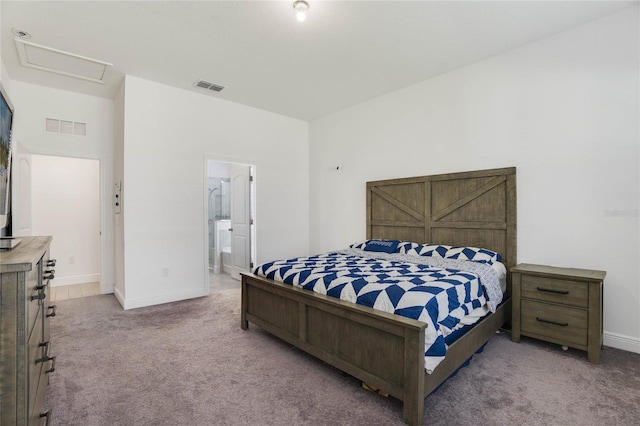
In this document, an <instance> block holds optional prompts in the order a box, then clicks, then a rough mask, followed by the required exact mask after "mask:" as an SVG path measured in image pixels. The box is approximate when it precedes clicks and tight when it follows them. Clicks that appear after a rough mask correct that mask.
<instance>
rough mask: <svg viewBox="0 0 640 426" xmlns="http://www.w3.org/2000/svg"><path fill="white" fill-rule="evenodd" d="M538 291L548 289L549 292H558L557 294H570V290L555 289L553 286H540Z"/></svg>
mask: <svg viewBox="0 0 640 426" xmlns="http://www.w3.org/2000/svg"><path fill="white" fill-rule="evenodd" d="M538 291H546V292H547V293H556V294H569V291H568V290H554V289H552V288H542V287H538Z"/></svg>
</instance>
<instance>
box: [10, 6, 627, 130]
mask: <svg viewBox="0 0 640 426" xmlns="http://www.w3.org/2000/svg"><path fill="white" fill-rule="evenodd" d="M308 1H309V4H310V9H309V11H308V14H307V20H306V21H305V22H302V23H301V22H298V21H297V20H296V17H295V12H294V10H293V7H292V1H203V2H199V1H169V2H159V1H139V2H138V1H107V2H100V1H75V2H57V1H44V2H35V1H16V2H13V1H7V0H2V2H0V14H1V15H0V17H1V21H0V24H1V44H0V49H1V51H0V54H1V56H2V63H3V64H4V65H5V67H6V69H7V72H8V73H9V76H10V78H11V79H13V80H20V81H25V82H29V83H33V84H38V85H45V86H50V87H54V88H59V89H64V90H69V91H74V92H79V93H85V94H89V95H94V96H101V97H108V98H112V97H113V96H114V95H115V93H116V91H117V89H118V87H119V85H120V83H121V81H122V78H123V76H124V75H125V74H130V75H134V76H137V77H141V78H144V79H148V80H152V81H156V82H159V83H163V84H167V85H170V86H175V87H179V88H182V89H185V90H191V91H194V92H197V93H201V94H202V95H203V96H213V97H216V98H220V99H226V100H229V101H233V102H238V103H241V104H245V105H250V106H253V107H256V108H260V109H264V110H267V111H272V112H275V113H279V114H283V115H286V116H290V117H295V118H299V119H302V120H307V121H311V120H313V119H316V118H319V117H322V116H325V115H328V114H331V113H333V112H336V111H339V110H341V109H344V108H346V107H349V106H352V105H355V104H358V103H361V102H364V101H366V100H369V99H372V98H374V97H377V96H379V95H382V94H384V93H388V92H391V91H394V90H397V89H400V88H403V87H406V86H409V85H412V84H415V83H417V82H420V81H423V80H426V79H428V78H430V77H433V76H436V75H439V74H442V73H445V72H448V71H451V70H454V69H457V68H460V67H464V66H466V65H469V64H471V63H474V62H477V61H480V60H482V59H485V58H488V57H491V56H493V55H496V54H499V53H502V52H505V51H507V50H510V49H514V48H517V47H519V46H522V45H524V44H527V43H531V42H533V41H536V40H539V39H542V38H546V37H549V36H552V35H553V34H557V33H559V32H561V31H564V30H567V29H570V28H574V27H576V26H578V25H581V24H583V23H586V22H589V21H592V20H595V19H597V18H600V17H602V16H605V15H608V14H611V13H615V12H616V11H618V10H620V9H622V8H625V7H629V6H631V5H632V4H637V2H635V1H633V2H631V1H627V2H617V1H515V0H512V1H329V0H308ZM13 28H17V29H20V30H25V31H28V32H29V33H30V34H31V35H32V38H31V40H30V41H31V42H33V43H37V44H41V45H45V46H48V47H51V48H55V49H59V50H62V51H66V52H70V53H73V54H77V55H82V56H87V57H90V58H93V59H98V60H100V61H105V62H109V63H112V64H113V67H112V68H111V70H110V71H109V74H108V75H107V77H106V79H105V83H104V84H100V83H94V82H90V81H84V80H80V79H76V78H71V77H67V76H63V75H58V74H54V73H50V72H46V71H41V70H36V69H32V68H27V67H24V66H22V65H20V62H19V60H18V55H17V53H16V44H15V43H14V38H15V35H14V34H13V33H12V29H13ZM199 79H204V80H208V81H210V82H213V83H217V84H220V85H223V86H225V89H224V90H223V91H222V92H219V93H216V92H212V91H207V90H204V89H200V88H196V87H194V83H195V82H196V81H197V80H199Z"/></svg>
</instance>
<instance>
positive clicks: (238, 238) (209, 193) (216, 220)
mask: <svg viewBox="0 0 640 426" xmlns="http://www.w3.org/2000/svg"><path fill="white" fill-rule="evenodd" d="M206 165H207V167H206V172H207V173H206V217H207V226H206V232H207V236H206V240H207V244H206V246H207V247H206V250H207V268H208V274H207V275H208V277H209V289H210V291H211V292H215V291H220V290H226V289H229V288H237V287H239V285H240V283H239V280H240V273H241V272H250V270H251V267H252V264H253V259H254V258H255V250H254V246H255V244H254V241H255V220H254V211H255V209H254V206H255V178H254V176H255V172H254V170H255V168H254V166H252V165H249V164H240V163H232V162H226V161H218V160H215V159H207V161H206Z"/></svg>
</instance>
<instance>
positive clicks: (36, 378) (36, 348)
mask: <svg viewBox="0 0 640 426" xmlns="http://www.w3.org/2000/svg"><path fill="white" fill-rule="evenodd" d="M41 315H42V311H39V315H38V316H37V318H36V322H35V325H34V327H33V331H32V333H31V337H30V338H29V343H28V345H27V350H28V351H29V353H28V359H29V364H28V365H27V377H28V381H27V393H28V395H29V398H28V400H27V401H28V404H29V405H28V407H29V413H31V411H32V409H33V406H34V405H35V403H36V389H38V382H40V375H41V374H42V363H41V362H37V360H39V359H41V358H42V357H43V356H44V352H45V347H43V346H41V345H40V344H41V343H42V317H41Z"/></svg>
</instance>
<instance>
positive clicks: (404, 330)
mask: <svg viewBox="0 0 640 426" xmlns="http://www.w3.org/2000/svg"><path fill="white" fill-rule="evenodd" d="M249 322H252V323H254V324H256V325H257V326H259V327H261V328H262V329H264V330H266V331H268V332H269V333H271V334H273V335H275V336H277V337H279V338H281V339H282V340H285V341H286V342H288V343H290V344H292V345H294V346H296V347H298V348H300V349H302V350H304V351H305V352H307V353H309V354H311V355H313V356H315V357H316V358H319V359H321V360H323V361H324V362H326V363H328V364H330V365H332V366H334V367H336V368H338V369H340V370H342V371H344V372H346V373H347V374H350V375H351V376H354V377H356V378H358V379H360V380H362V381H363V382H366V383H368V384H370V385H372V386H375V387H376V388H378V389H380V390H382V391H384V392H387V393H388V394H390V395H392V396H394V397H395V398H398V399H400V400H402V401H403V417H404V421H405V422H406V423H408V424H410V425H419V424H422V420H423V414H424V413H423V412H424V397H425V393H424V392H425V374H424V329H425V327H426V324H424V323H422V322H419V321H416V320H412V319H409V318H404V317H400V316H398V315H392V314H387V313H384V312H380V311H374V310H373V309H371V308H367V307H362V306H358V305H355V304H351V303H348V302H344V301H341V300H339V299H335V298H331V297H328V296H323V295H320V294H315V293H312V292H309V291H306V290H301V289H298V288H295V287H292V286H290V285H287V284H282V283H278V282H275V281H272V280H266V279H264V278H260V277H257V276H255V275H249V274H246V275H245V274H243V275H242V313H241V327H242V329H245V330H246V329H247V328H248V327H249Z"/></svg>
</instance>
